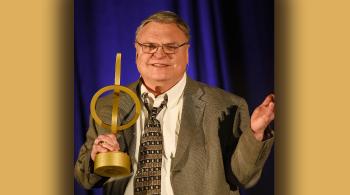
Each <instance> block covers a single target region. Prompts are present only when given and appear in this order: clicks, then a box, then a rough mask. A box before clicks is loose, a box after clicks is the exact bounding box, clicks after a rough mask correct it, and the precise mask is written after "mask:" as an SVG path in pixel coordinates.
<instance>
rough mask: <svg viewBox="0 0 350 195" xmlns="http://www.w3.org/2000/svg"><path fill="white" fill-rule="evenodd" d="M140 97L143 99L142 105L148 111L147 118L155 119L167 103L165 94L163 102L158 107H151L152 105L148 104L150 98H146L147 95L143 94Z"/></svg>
mask: <svg viewBox="0 0 350 195" xmlns="http://www.w3.org/2000/svg"><path fill="white" fill-rule="evenodd" d="M142 97H143V103H144V105H145V107H146V109H147V111H148V116H149V118H152V119H155V118H156V117H157V115H158V114H159V113H160V111H161V110H162V109H163V108H164V106H166V104H167V103H168V95H167V94H165V95H164V100H163V101H162V103H161V104H160V106H158V107H153V105H150V104H149V98H150V97H148V93H143V94H142Z"/></svg>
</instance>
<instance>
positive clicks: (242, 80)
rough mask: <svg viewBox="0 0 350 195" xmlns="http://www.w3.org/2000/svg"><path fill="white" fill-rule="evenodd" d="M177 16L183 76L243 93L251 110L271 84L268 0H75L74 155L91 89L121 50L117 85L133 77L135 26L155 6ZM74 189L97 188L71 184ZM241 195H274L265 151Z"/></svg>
mask: <svg viewBox="0 0 350 195" xmlns="http://www.w3.org/2000/svg"><path fill="white" fill-rule="evenodd" d="M160 10H169V11H174V12H176V13H177V14H179V15H180V16H181V17H182V18H183V19H184V20H185V21H186V22H187V23H188V24H189V25H190V28H191V41H190V44H191V47H190V60H189V66H188V75H189V76H190V77H191V78H193V79H195V80H199V81H202V82H205V83H207V84H209V85H212V86H217V87H220V88H223V89H225V90H227V91H230V92H232V93H235V94H237V95H240V96H242V97H244V98H245V99H246V100H247V102H248V104H249V108H250V111H251V112H252V111H253V108H255V107H256V106H257V105H259V104H260V103H261V102H262V101H263V99H264V97H265V96H266V95H268V94H269V93H271V92H273V90H274V1H272V0H265V1H261V0H236V1H231V2H224V1H214V0H213V1H209V0H203V1H199V0H197V1H195V0H179V1H175V0H173V1H171V0H152V1H151V0H138V1H136V0H103V1H92V0H75V2H74V59H75V68H74V121H75V122H74V160H75V159H76V157H77V155H78V153H79V149H80V146H81V144H83V142H84V140H85V133H86V130H87V126H88V116H89V104H90V100H91V98H92V96H93V94H94V93H95V92H96V91H97V90H98V89H100V88H101V87H104V86H106V85H111V84H113V83H114V68H115V67H114V63H115V55H116V53H117V52H121V53H122V78H121V83H122V85H127V84H129V83H131V82H133V81H135V80H136V79H137V78H138V77H139V73H138V72H137V69H136V65H135V49H134V39H135V30H136V28H137V26H138V25H139V24H140V23H141V21H142V20H143V19H145V18H146V17H147V16H149V15H151V14H153V13H154V12H156V11H160ZM74 192H75V194H77V195H87V194H94V195H97V194H102V190H101V189H95V190H91V191H85V190H84V189H83V188H82V187H81V186H80V185H79V184H78V183H76V181H75V184H74ZM241 194H243V195H255V194H256V195H258V194H259V195H262V194H264V195H265V194H266V195H270V194H274V154H273V151H272V152H271V155H270V157H269V158H268V160H267V163H266V166H265V168H264V171H263V173H262V177H261V180H260V181H259V182H258V184H257V185H256V186H255V187H253V188H251V189H247V190H241Z"/></svg>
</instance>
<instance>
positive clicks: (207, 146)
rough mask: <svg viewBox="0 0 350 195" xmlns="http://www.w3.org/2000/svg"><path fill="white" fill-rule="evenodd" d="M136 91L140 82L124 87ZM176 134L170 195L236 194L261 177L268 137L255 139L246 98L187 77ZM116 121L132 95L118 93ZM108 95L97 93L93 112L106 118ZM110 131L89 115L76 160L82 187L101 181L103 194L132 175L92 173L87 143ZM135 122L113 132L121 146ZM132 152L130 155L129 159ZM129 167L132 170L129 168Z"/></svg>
mask: <svg viewBox="0 0 350 195" xmlns="http://www.w3.org/2000/svg"><path fill="white" fill-rule="evenodd" d="M129 88H130V89H132V90H133V91H134V92H136V93H137V94H139V91H138V89H139V82H135V83H133V84H131V85H130V86H129ZM183 98H184V103H183V111H182V117H181V124H180V133H179V137H178V143H177V148H176V154H175V157H174V158H173V160H172V164H171V184H172V188H173V190H174V194H175V195H183V194H191V195H195V194H198V195H202V194H213V195H214V194H220V195H224V194H236V195H238V194H239V191H238V189H239V188H240V187H251V186H253V185H254V184H255V183H256V182H257V181H258V179H259V178H260V175H261V171H262V168H263V165H264V163H265V161H266V159H267V157H268V155H269V153H270V150H271V147H272V145H273V139H274V138H273V136H272V137H271V138H268V139H266V140H264V141H262V142H261V141H257V140H256V139H255V137H254V136H253V133H252V130H251V128H250V117H249V112H248V106H247V103H246V102H245V100H244V99H243V98H241V97H238V96H236V95H233V94H230V93H227V92H225V91H223V90H221V89H218V88H212V87H209V86H207V85H205V84H203V83H200V82H197V81H194V80H191V79H190V78H187V83H186V87H185V90H184V96H183ZM120 102H122V103H121V104H120V112H119V113H120V117H119V118H120V121H119V123H122V124H125V123H126V122H127V121H129V120H130V119H131V118H132V117H133V114H134V111H135V107H134V103H133V102H132V101H131V98H130V97H128V96H127V95H122V96H121V101H120ZM111 111H112V96H110V95H109V96H106V97H104V98H101V99H100V101H98V104H97V112H98V114H99V116H100V118H101V119H102V120H103V121H106V122H107V121H110V119H111ZM109 132H110V131H109V130H106V129H103V128H101V127H98V126H96V124H95V123H94V121H93V120H92V119H90V126H89V129H88V132H87V138H86V142H85V143H84V145H83V146H82V147H81V150H80V153H79V157H78V159H77V162H76V165H75V177H76V179H77V180H78V182H79V183H81V184H82V185H83V186H84V187H85V188H86V189H90V188H93V187H99V186H103V188H104V192H105V194H116V195H117V194H124V191H125V188H126V185H127V184H128V181H129V179H130V177H131V175H130V176H128V177H123V178H105V177H101V176H99V175H96V174H94V173H93V163H92V160H91V159H90V153H91V148H92V144H93V142H94V140H95V138H96V137H97V136H98V135H100V134H105V133H109ZM134 134H135V126H132V127H130V128H129V129H126V130H124V131H121V132H119V133H118V135H117V139H118V142H119V144H120V148H121V150H122V151H125V152H127V153H129V154H133V153H134V151H135V146H136V143H135V139H134V137H135V136H134ZM133 156H134V155H130V157H131V161H132V163H133V162H134V161H135V159H133ZM133 171H134V170H133Z"/></svg>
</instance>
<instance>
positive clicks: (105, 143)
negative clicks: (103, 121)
mask: <svg viewBox="0 0 350 195" xmlns="http://www.w3.org/2000/svg"><path fill="white" fill-rule="evenodd" d="M94 145H96V146H97V145H98V146H101V147H102V148H105V149H107V150H109V151H117V150H119V143H118V142H117V140H116V138H115V135H113V134H106V135H99V136H98V137H97V138H96V139H95V141H94Z"/></svg>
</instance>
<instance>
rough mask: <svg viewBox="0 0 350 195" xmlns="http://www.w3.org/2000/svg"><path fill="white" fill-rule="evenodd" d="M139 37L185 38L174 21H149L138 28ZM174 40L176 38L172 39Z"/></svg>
mask: <svg viewBox="0 0 350 195" xmlns="http://www.w3.org/2000/svg"><path fill="white" fill-rule="evenodd" d="M137 38H139V39H156V40H157V39H170V40H169V41H170V42H171V41H172V39H182V38H186V36H185V34H184V32H182V30H181V29H180V28H179V27H178V26H177V25H176V23H159V22H149V23H147V24H146V25H145V26H143V27H142V28H141V29H140V32H139V33H138V35H137ZM173 41H176V40H173Z"/></svg>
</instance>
